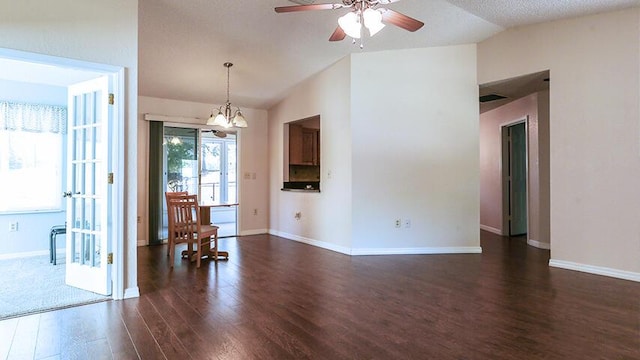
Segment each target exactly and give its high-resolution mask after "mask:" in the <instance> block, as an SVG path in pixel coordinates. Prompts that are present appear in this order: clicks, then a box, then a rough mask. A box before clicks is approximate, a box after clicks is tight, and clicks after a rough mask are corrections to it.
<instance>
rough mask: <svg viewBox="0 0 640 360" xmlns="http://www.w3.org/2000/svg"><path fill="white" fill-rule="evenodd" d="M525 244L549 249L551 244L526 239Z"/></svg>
mask: <svg viewBox="0 0 640 360" xmlns="http://www.w3.org/2000/svg"><path fill="white" fill-rule="evenodd" d="M527 244H529V245H531V246H533V247H537V248H538V249H544V250H551V244H549V243H543V242H540V241H538V240H533V239H527Z"/></svg>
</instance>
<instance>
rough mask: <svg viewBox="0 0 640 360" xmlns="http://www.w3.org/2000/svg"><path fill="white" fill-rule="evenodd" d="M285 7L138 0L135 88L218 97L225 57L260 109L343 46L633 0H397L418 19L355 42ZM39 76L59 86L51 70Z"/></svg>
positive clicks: (423, 39) (333, 17) (430, 40)
mask: <svg viewBox="0 0 640 360" xmlns="http://www.w3.org/2000/svg"><path fill="white" fill-rule="evenodd" d="M297 1H298V2H314V3H325V2H329V1H323V0H316V1H313V0H297ZM287 5H294V3H293V2H291V1H288V0H258V1H256V0H189V1H184V0H139V34H138V44H139V53H138V55H139V68H138V76H139V77H138V90H139V95H142V96H151V97H159V98H166V99H176V100H185V101H194V102H202V103H208V104H222V103H224V102H225V99H226V69H225V68H224V66H223V65H222V64H223V63H224V62H227V61H230V62H233V63H234V66H233V67H232V68H231V102H232V103H233V105H235V106H241V107H251V108H260V109H268V108H269V107H270V106H272V105H273V104H275V103H276V102H278V101H279V100H281V99H282V98H283V97H284V96H286V94H287V92H288V91H290V90H291V88H292V87H293V86H295V85H296V84H298V83H300V82H301V81H303V80H305V79H306V78H308V77H310V76H312V75H314V74H316V73H318V72H319V71H321V70H323V69H325V68H327V67H328V66H330V65H331V64H333V63H334V62H336V61H338V60H339V59H341V58H343V57H344V56H346V55H348V54H349V53H354V52H369V51H381V50H392V49H405V48H418V47H429V46H444V45H455V44H467V43H476V42H480V41H482V40H484V39H486V38H489V37H491V36H493V35H494V34H496V33H498V32H500V31H503V30H504V29H506V28H509V27H514V26H520V25H526V24H531V23H539V22H545V21H551V20H557V19H561V18H568V17H575V16H581V15H588V14H594V13H599V12H606V11H612V10H619V9H623V8H628V7H633V6H640V0H600V1H596V0H491V1H489V0H486V1H485V0H401V1H398V2H394V3H392V4H389V5H387V6H385V7H387V8H390V9H393V10H395V11H398V12H401V13H404V14H406V15H409V16H411V17H414V18H416V19H418V20H421V21H423V22H424V23H425V26H424V27H422V28H421V29H420V30H418V31H416V32H414V33H411V32H407V31H405V30H402V29H400V28H397V27H395V26H392V25H389V26H387V27H386V28H384V29H383V30H382V31H381V32H380V33H378V34H377V35H376V36H375V37H373V38H367V37H365V39H364V49H362V50H361V49H360V48H359V47H358V46H355V45H353V44H352V43H351V42H350V41H349V40H344V41H341V42H329V41H328V38H329V36H330V35H331V33H332V32H333V31H334V30H335V28H336V26H337V18H338V17H339V16H341V15H342V14H344V13H346V12H347V11H348V10H345V9H340V10H320V11H306V12H296V13H285V14H276V13H275V11H274V10H273V9H274V7H277V6H287ZM10 69H11V67H10V66H9V63H2V62H0V78H5V79H11V80H16V81H21V80H22V81H31V80H29V79H19V78H15V76H14V74H32V73H34V72H31V71H26V70H24V69H23V70H21V71H12V70H10ZM3 70H4V73H3ZM36 70H42V69H36ZM34 71H35V70H34ZM72 75H73V76H79V77H83V76H87V75H91V74H72ZM71 78H72V77H71V76H68V77H67V80H68V79H71ZM40 79H42V78H40ZM47 81H48V83H50V84H58V85H66V84H64V83H57V82H56V81H57V80H56V76H52V77H50V78H49V79H48V80H47ZM494 85H495V86H497V85H500V86H504V84H494Z"/></svg>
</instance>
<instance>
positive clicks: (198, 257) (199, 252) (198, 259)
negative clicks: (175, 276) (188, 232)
mask: <svg viewBox="0 0 640 360" xmlns="http://www.w3.org/2000/svg"><path fill="white" fill-rule="evenodd" d="M196 246H197V248H198V249H197V250H196V268H198V269H199V268H200V263H201V262H202V239H198V240H197V243H196ZM189 247H191V244H189Z"/></svg>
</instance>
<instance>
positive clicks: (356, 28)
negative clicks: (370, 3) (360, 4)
mask: <svg viewBox="0 0 640 360" xmlns="http://www.w3.org/2000/svg"><path fill="white" fill-rule="evenodd" d="M338 25H340V27H341V28H342V30H344V32H345V34H347V35H349V36H351V37H352V38H354V39H360V30H361V28H362V26H361V24H360V19H359V16H358V14H356V13H355V12H348V13H346V14H344V15H343V16H341V17H339V18H338Z"/></svg>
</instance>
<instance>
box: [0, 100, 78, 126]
mask: <svg viewBox="0 0 640 360" xmlns="http://www.w3.org/2000/svg"><path fill="white" fill-rule="evenodd" d="M2 130H17V131H28V132H50V133H60V134H66V133H67V108H66V107H64V106H53V105H42V104H24V103H14V102H7V101H0V131H2Z"/></svg>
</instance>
